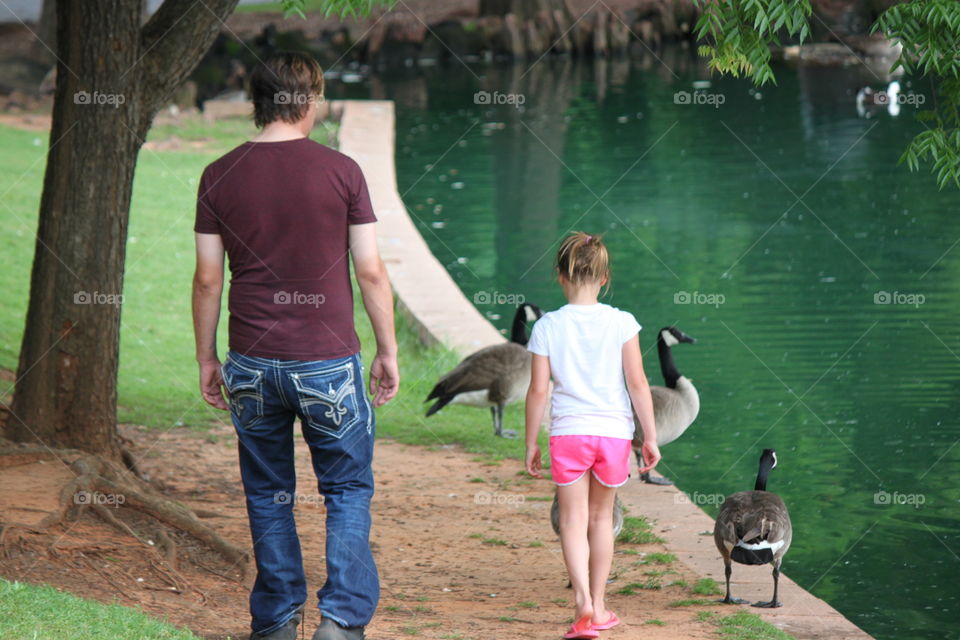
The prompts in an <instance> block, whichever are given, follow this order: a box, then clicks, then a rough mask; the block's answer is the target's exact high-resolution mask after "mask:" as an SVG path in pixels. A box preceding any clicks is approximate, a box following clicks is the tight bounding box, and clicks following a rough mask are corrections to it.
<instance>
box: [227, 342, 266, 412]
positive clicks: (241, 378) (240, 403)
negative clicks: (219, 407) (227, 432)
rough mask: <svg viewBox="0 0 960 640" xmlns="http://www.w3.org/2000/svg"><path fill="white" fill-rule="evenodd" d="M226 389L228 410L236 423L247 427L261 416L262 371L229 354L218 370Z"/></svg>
mask: <svg viewBox="0 0 960 640" xmlns="http://www.w3.org/2000/svg"><path fill="white" fill-rule="evenodd" d="M220 373H221V375H222V376H223V386H224V387H225V388H226V390H227V395H228V396H229V402H230V412H231V413H232V414H233V416H234V418H235V420H236V422H237V425H238V426H239V427H241V428H243V429H249V428H250V427H252V426H254V425H255V424H257V423H258V422H260V420H261V418H263V371H258V370H256V369H251V368H249V367H245V366H243V365H241V364H238V363H236V362H234V361H233V360H231V359H230V358H229V356H228V357H227V361H226V362H224V363H223V367H222V368H221V371H220Z"/></svg>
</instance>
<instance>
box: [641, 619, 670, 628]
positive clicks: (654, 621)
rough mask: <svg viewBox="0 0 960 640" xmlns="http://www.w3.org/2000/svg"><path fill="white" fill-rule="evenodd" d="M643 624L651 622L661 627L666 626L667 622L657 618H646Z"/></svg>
mask: <svg viewBox="0 0 960 640" xmlns="http://www.w3.org/2000/svg"><path fill="white" fill-rule="evenodd" d="M643 624H652V625H654V626H657V627H663V626H666V624H667V623H666V622H664V621H663V620H658V619H657V618H653V619H651V620H647V621H646V622H644V623H643Z"/></svg>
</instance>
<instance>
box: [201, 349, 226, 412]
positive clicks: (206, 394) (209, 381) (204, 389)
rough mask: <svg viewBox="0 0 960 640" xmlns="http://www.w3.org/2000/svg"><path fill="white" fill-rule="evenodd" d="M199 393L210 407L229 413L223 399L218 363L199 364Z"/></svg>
mask: <svg viewBox="0 0 960 640" xmlns="http://www.w3.org/2000/svg"><path fill="white" fill-rule="evenodd" d="M200 393H202V394H203V399H204V400H206V401H207V404H209V405H210V406H211V407H214V408H216V409H223V410H224V411H229V410H230V407H228V406H227V403H226V401H225V400H224V399H223V393H224V389H223V377H221V375H220V361H219V360H208V361H205V362H201V363H200Z"/></svg>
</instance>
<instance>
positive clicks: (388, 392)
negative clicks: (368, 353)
mask: <svg viewBox="0 0 960 640" xmlns="http://www.w3.org/2000/svg"><path fill="white" fill-rule="evenodd" d="M399 389H400V367H399V366H397V356H396V354H393V355H386V354H382V353H380V352H377V355H376V356H375V357H374V358H373V362H372V363H370V395H372V396H373V406H375V407H381V406H383V405H385V404H387V403H388V402H389V401H390V400H392V399H393V396H395V395H397V391H398V390H399Z"/></svg>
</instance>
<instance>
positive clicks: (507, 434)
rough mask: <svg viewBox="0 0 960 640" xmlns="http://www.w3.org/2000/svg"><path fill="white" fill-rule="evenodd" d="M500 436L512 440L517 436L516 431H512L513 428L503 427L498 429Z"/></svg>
mask: <svg viewBox="0 0 960 640" xmlns="http://www.w3.org/2000/svg"><path fill="white" fill-rule="evenodd" d="M500 437H501V438H508V439H511V440H512V439H514V438H516V437H517V432H516V431H514V430H513V429H503V430H501V431H500Z"/></svg>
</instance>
